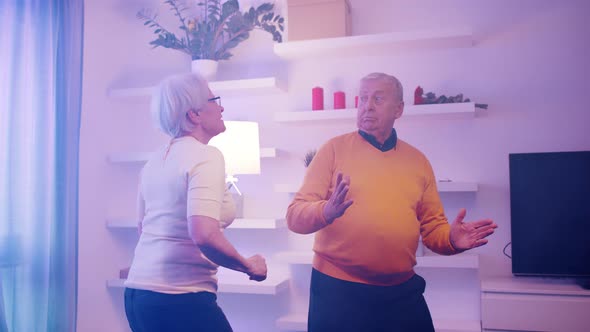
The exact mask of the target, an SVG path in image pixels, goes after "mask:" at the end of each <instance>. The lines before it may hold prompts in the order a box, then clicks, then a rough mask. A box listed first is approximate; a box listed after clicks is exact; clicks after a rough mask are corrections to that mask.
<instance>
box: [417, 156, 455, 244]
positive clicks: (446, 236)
mask: <svg viewBox="0 0 590 332" xmlns="http://www.w3.org/2000/svg"><path fill="white" fill-rule="evenodd" d="M424 167H425V171H424V174H425V175H426V179H425V188H424V194H423V196H422V201H421V202H420V204H419V205H418V209H417V217H418V220H419V221H420V233H421V235H422V242H423V243H424V244H425V245H426V247H428V248H430V249H431V250H432V251H434V252H436V253H438V254H441V255H453V254H456V253H458V251H457V250H455V248H454V247H453V245H452V244H451V238H450V232H451V227H450V226H451V225H450V224H449V222H448V220H447V217H446V216H445V213H444V209H443V205H442V203H441V201H440V195H439V193H438V189H437V187H436V180H435V177H434V172H433V171H432V166H431V165H430V163H429V162H428V160H426V159H425V165H424Z"/></svg>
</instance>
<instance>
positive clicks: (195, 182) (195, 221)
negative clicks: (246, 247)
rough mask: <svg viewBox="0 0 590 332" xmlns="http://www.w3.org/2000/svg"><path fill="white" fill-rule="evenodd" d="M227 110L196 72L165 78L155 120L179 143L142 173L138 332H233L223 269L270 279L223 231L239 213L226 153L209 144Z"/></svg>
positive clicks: (131, 305) (133, 305) (132, 276)
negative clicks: (222, 299)
mask: <svg viewBox="0 0 590 332" xmlns="http://www.w3.org/2000/svg"><path fill="white" fill-rule="evenodd" d="M223 110H224V109H223V107H222V106H221V103H220V99H219V97H216V96H214V95H213V93H212V92H211V90H210V89H209V86H208V85H207V82H206V81H205V80H204V79H203V78H202V77H200V76H198V75H196V74H185V75H179V76H173V77H170V78H168V79H166V80H164V81H163V82H162V83H161V84H160V86H159V87H158V88H157V89H156V91H155V93H154V96H153V98H152V114H153V116H154V119H155V122H156V123H157V124H158V126H159V127H160V129H161V130H162V131H163V132H164V133H165V134H167V135H168V136H170V137H171V140H170V142H169V144H168V145H166V146H165V147H163V148H162V149H160V150H158V151H157V152H156V153H155V154H154V155H153V156H152V157H151V158H150V159H149V160H148V162H147V163H146V165H145V166H144V168H143V169H142V171H141V179H140V186H139V195H138V207H139V209H138V210H139V220H140V224H139V229H140V234H141V235H140V238H139V242H138V243H137V247H136V248H135V256H134V258H133V262H132V264H131V269H130V271H129V277H128V279H127V281H126V282H125V286H126V287H127V288H126V290H125V313H126V314H127V320H128V321H129V325H130V327H131V329H132V330H133V331H134V332H144V331H232V329H231V327H230V324H229V322H228V320H227V318H226V317H225V315H224V313H223V311H222V310H221V308H219V306H218V305H217V296H216V291H217V278H216V273H217V267H218V265H221V266H224V267H226V268H229V269H232V270H236V271H241V272H244V273H245V274H247V275H248V276H249V277H250V279H252V280H256V281H262V280H264V279H265V278H266V263H265V260H264V258H262V257H261V256H259V255H255V256H252V257H250V258H244V257H242V256H241V255H240V254H239V253H238V251H237V250H236V249H235V248H234V247H233V246H232V244H231V243H230V242H229V241H228V240H227V239H226V238H225V236H224V235H223V233H222V232H221V228H224V227H227V226H228V225H229V224H230V223H231V222H232V221H233V219H234V215H235V207H234V204H233V201H232V200H231V195H229V193H228V192H227V190H226V186H225V183H224V178H225V174H224V170H225V167H224V166H225V165H224V160H223V155H222V154H221V152H220V151H219V150H218V149H217V148H215V147H212V146H209V145H207V143H208V142H209V140H210V139H211V138H212V137H214V136H216V135H218V134H220V133H222V132H223V131H225V125H224V123H223V119H222V113H223Z"/></svg>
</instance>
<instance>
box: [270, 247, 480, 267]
mask: <svg viewBox="0 0 590 332" xmlns="http://www.w3.org/2000/svg"><path fill="white" fill-rule="evenodd" d="M275 259H277V260H279V261H282V262H285V263H288V264H311V263H312V260H313V252H312V251H283V252H279V253H277V254H276V255H275ZM416 260H417V263H416V267H417V268H454V269H478V268H479V256H478V255H473V254H459V255H453V256H441V255H431V256H429V255H427V256H418V257H416Z"/></svg>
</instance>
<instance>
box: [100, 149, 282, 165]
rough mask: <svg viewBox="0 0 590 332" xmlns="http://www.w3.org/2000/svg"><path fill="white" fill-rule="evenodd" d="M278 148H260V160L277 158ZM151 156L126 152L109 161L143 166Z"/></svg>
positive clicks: (111, 157) (143, 153) (147, 153)
mask: <svg viewBox="0 0 590 332" xmlns="http://www.w3.org/2000/svg"><path fill="white" fill-rule="evenodd" d="M277 153H278V151H277V149H276V148H260V158H275V157H276V156H277ZM150 155H151V152H125V153H111V154H109V155H108V156H107V160H108V161H109V162H110V163H113V164H119V163H121V164H125V163H127V164H141V163H145V162H146V161H147V160H148V159H149V157H150Z"/></svg>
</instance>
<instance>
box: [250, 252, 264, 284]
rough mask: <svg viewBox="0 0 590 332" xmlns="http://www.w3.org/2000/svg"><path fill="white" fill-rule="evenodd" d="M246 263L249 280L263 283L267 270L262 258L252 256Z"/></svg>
mask: <svg viewBox="0 0 590 332" xmlns="http://www.w3.org/2000/svg"><path fill="white" fill-rule="evenodd" d="M246 261H247V267H248V270H247V271H246V274H248V276H250V280H255V281H263V280H265V279H266V273H267V268H266V260H265V259H264V257H262V256H260V255H254V256H252V257H250V258H248V259H246Z"/></svg>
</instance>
